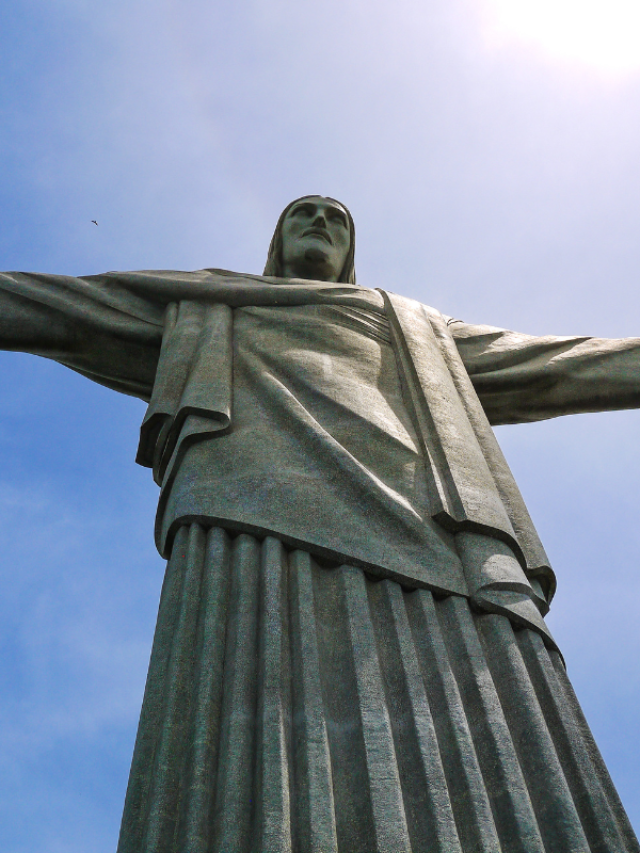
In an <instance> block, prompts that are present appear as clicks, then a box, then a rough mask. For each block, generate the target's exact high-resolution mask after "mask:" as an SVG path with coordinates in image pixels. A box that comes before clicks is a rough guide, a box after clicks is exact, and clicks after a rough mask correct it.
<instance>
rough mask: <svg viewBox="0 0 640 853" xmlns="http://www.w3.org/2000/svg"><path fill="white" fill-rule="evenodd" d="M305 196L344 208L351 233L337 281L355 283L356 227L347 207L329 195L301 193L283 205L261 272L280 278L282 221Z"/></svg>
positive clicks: (281, 270) (281, 269)
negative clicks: (321, 199)
mask: <svg viewBox="0 0 640 853" xmlns="http://www.w3.org/2000/svg"><path fill="white" fill-rule="evenodd" d="M306 198H327V199H329V201H335V202H336V203H337V204H339V205H340V207H342V208H343V209H344V211H345V213H346V214H347V218H348V220H349V232H350V234H351V241H350V244H349V251H348V252H347V257H346V260H345V262H344V266H343V267H342V271H341V272H340V275H339V276H338V281H341V282H343V283H344V284H355V283H356V268H355V252H356V229H355V225H354V224H353V217H352V216H351V213H350V212H349V209H348V208H347V207H346V206H345V205H344V204H343V203H342V202H341V201H338V199H337V198H331V196H318V195H303V196H300V198H296V199H294V201H292V202H291V203H290V204H288V205H287V206H286V207H285V209H284V210H283V211H282V213H281V214H280V218H279V219H278V223H277V225H276V230H275V231H274V232H273V237H272V238H271V243H270V245H269V253H268V255H267V263H266V265H265V268H264V272H263V273H262V274H263V275H273V276H277V277H279V278H282V272H283V266H282V223H283V222H284V220H285V217H286V215H287V213H289V211H290V210H291V208H292V207H293V205H294V204H297V203H298V202H299V201H304V199H306Z"/></svg>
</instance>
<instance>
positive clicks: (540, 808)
mask: <svg viewBox="0 0 640 853" xmlns="http://www.w3.org/2000/svg"><path fill="white" fill-rule="evenodd" d="M478 623H479V627H480V636H481V638H482V639H483V641H484V643H483V644H484V647H485V651H486V653H487V659H488V661H489V667H490V669H491V672H492V674H493V679H494V683H495V684H496V686H497V688H498V694H499V696H500V700H501V703H502V707H503V709H504V713H505V717H506V719H507V724H508V726H509V731H510V733H511V737H512V739H513V743H514V746H515V748H516V752H517V754H518V758H519V761H520V765H521V767H522V768H523V770H524V774H525V777H526V779H527V783H528V789H529V795H530V797H531V800H532V803H533V807H534V811H535V812H536V815H537V817H538V825H539V827H540V833H541V835H542V837H543V839H544V843H545V847H546V849H548V850H553V851H554V853H584V851H586V850H588V849H589V845H588V843H587V839H586V837H585V834H584V831H583V829H582V825H581V823H580V818H579V816H578V813H577V812H576V808H575V804H574V802H573V797H572V796H571V792H570V790H569V787H568V785H567V781H566V779H565V775H564V772H563V770H562V767H561V766H560V762H559V760H558V755H557V752H556V750H555V746H554V743H553V740H552V738H551V735H550V733H549V728H548V724H547V722H546V721H545V719H544V717H543V715H542V710H541V708H540V705H539V703H538V699H537V696H536V693H535V690H534V688H533V686H532V684H531V679H530V677H529V674H528V672H527V669H526V666H525V663H524V661H523V659H522V655H521V654H520V648H519V646H518V644H517V642H516V638H515V635H514V632H513V628H512V627H511V623H510V622H509V620H508V619H507V618H506V617H505V616H498V615H495V614H489V615H486V616H482V617H480V618H479V619H478Z"/></svg>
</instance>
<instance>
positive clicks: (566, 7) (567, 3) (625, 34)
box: [484, 0, 640, 73]
mask: <svg viewBox="0 0 640 853" xmlns="http://www.w3.org/2000/svg"><path fill="white" fill-rule="evenodd" d="M484 2H485V4H486V7H488V11H489V21H488V27H487V36H488V37H489V39H490V41H491V42H492V43H494V44H496V43H497V44H504V43H506V42H510V41H513V40H518V41H522V42H528V43H529V44H535V45H537V46H538V47H540V48H542V49H543V50H544V51H545V52H546V53H548V54H551V55H553V56H555V57H557V58H559V59H564V60H569V61H571V60H573V61H576V60H577V61H578V62H582V63H587V64H589V65H592V66H597V67H598V68H600V69H602V70H604V71H609V72H614V73H615V72H618V73H619V72H627V71H632V70H634V69H636V68H640V0H484Z"/></svg>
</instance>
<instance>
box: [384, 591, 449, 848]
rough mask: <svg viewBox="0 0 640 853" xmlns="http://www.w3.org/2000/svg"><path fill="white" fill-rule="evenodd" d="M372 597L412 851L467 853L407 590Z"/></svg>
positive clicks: (385, 592)
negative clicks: (410, 617) (409, 613)
mask: <svg viewBox="0 0 640 853" xmlns="http://www.w3.org/2000/svg"><path fill="white" fill-rule="evenodd" d="M408 594H409V593H407V595H408ZM369 596H370V600H371V602H372V605H373V606H372V608H371V611H372V615H373V620H374V626H375V631H376V634H377V637H378V650H379V655H380V661H381V665H382V670H383V672H384V674H385V678H384V684H385V688H386V703H387V707H388V709H389V715H390V718H391V726H392V731H393V736H394V741H395V752H396V756H397V760H398V770H399V776H400V781H401V784H402V783H403V782H404V784H402V797H403V801H404V808H405V813H406V816H407V822H408V827H409V835H410V839H411V846H412V848H413V849H414V850H416V851H422V850H428V851H433V853H462V847H461V846H460V840H459V838H458V832H457V830H456V825H455V820H454V817H453V809H452V806H451V801H450V799H449V791H448V789H447V782H446V779H445V775H444V769H443V767H442V759H441V756H440V750H439V746H438V741H437V738H436V733H435V727H434V724H433V719H432V716H431V709H430V707H429V699H428V697H427V694H426V692H425V685H424V682H423V680H422V673H421V672H420V666H419V663H418V658H417V654H416V649H415V646H414V643H413V637H412V635H411V629H410V627H409V620H408V618H407V611H406V607H405V601H404V597H403V593H402V589H401V588H400V587H399V586H398V584H397V583H393V582H391V581H387V580H385V581H381V582H380V583H373V584H370V585H369Z"/></svg>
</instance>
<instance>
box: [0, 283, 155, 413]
mask: <svg viewBox="0 0 640 853" xmlns="http://www.w3.org/2000/svg"><path fill="white" fill-rule="evenodd" d="M164 308H165V305H164V304H163V302H162V300H156V299H154V298H153V290H152V288H148V292H147V293H143V294H140V293H137V292H135V291H132V290H131V288H129V287H127V284H126V275H124V276H122V277H120V276H118V274H107V275H104V276H89V277H86V278H76V277H73V276H59V275H46V274H42V273H14V272H10V273H0V348H1V349H5V350H16V351H20V352H27V353H33V354H35V355H40V356H45V357H47V358H51V359H54V360H55V361H58V362H60V363H62V364H64V365H66V366H68V367H70V368H72V369H73V370H76V371H78V372H79V373H82V374H83V375H85V376H87V377H88V378H90V379H93V380H94V381H96V382H99V383H100V384H102V385H106V386H107V387H110V388H113V389H114V390H117V391H121V392H123V393H126V394H132V395H134V396H137V397H141V398H142V399H145V400H146V399H148V398H149V395H150V392H151V388H152V385H153V379H154V376H155V370H156V365H157V361H158V355H159V351H160V343H161V340H162V328H163V314H164Z"/></svg>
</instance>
